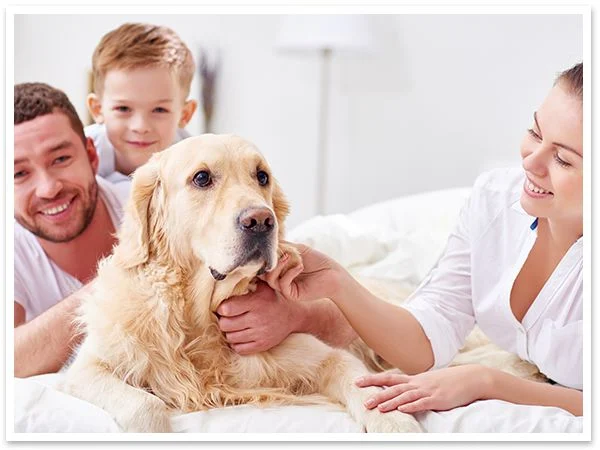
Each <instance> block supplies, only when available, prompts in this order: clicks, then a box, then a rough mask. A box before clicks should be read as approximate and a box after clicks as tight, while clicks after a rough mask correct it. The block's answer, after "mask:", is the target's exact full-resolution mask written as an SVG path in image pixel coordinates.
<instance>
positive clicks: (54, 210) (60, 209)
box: [42, 202, 70, 216]
mask: <svg viewBox="0 0 600 450" xmlns="http://www.w3.org/2000/svg"><path fill="white" fill-rule="evenodd" d="M69 204H70V203H69V202H67V203H65V204H64V205H60V206H57V207H55V208H50V209H45V210H43V211H42V213H43V214H46V215H47V216H54V215H56V214H58V213H60V212H63V211H64V210H65V209H67V208H68V207H69Z"/></svg>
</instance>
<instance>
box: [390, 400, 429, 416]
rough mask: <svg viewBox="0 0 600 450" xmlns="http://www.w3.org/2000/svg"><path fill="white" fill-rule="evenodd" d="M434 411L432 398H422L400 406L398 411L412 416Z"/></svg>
mask: <svg viewBox="0 0 600 450" xmlns="http://www.w3.org/2000/svg"><path fill="white" fill-rule="evenodd" d="M432 409H434V400H433V398H432V397H421V398H419V399H418V400H415V401H414V402H411V403H406V404H404V405H401V406H398V411H400V412H403V413H410V414H412V413H417V412H421V411H429V410H432Z"/></svg>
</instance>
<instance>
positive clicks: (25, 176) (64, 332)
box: [14, 83, 128, 377]
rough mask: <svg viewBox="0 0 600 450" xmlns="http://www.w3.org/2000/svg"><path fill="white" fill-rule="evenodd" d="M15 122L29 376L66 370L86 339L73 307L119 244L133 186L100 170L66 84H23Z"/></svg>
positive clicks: (19, 315)
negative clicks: (102, 261) (105, 176)
mask: <svg viewBox="0 0 600 450" xmlns="http://www.w3.org/2000/svg"><path fill="white" fill-rule="evenodd" d="M14 123H15V149H14V150H15V156H14V189H15V211H14V215H15V221H16V223H15V235H14V240H15V255H14V264H15V281H14V283H15V298H14V306H15V314H14V327H15V376H18V377H27V376H31V375H37V374H41V373H48V372H55V371H57V370H59V369H60V368H61V367H62V365H63V364H64V362H65V361H66V360H67V359H68V357H69V355H70V352H71V350H72V348H73V346H74V345H75V344H76V343H77V342H78V341H79V340H80V339H81V336H80V335H79V334H78V333H77V332H76V330H75V327H74V326H73V323H72V321H73V318H74V317H75V315H74V311H75V309H76V308H77V306H78V305H79V301H80V298H81V295H82V293H84V292H85V290H86V289H89V284H88V283H89V282H90V281H91V280H92V279H93V278H94V276H95V273H96V266H97V263H98V261H99V260H100V259H101V258H103V257H104V256H106V255H108V254H109V253H110V252H111V250H112V247H113V245H114V244H115V236H114V234H115V231H116V229H117V228H118V226H119V224H120V222H121V219H122V211H123V206H124V202H125V199H126V197H127V195H128V192H127V190H128V186H124V185H123V184H119V185H118V186H119V187H118V188H116V187H115V185H112V184H110V183H109V182H107V181H105V180H104V179H102V178H99V177H96V175H95V174H96V171H97V169H98V156H97V154H96V150H95V148H94V144H93V141H92V140H91V139H86V138H85V135H84V132H83V124H82V123H81V120H80V119H79V117H78V115H77V112H76V111H75V108H74V107H73V105H72V104H71V102H70V101H69V99H68V98H67V96H66V95H65V94H64V93H63V92H62V91H60V90H58V89H54V88H52V87H51V86H48V85H46V84H43V83H23V84H19V85H16V86H15V122H14ZM82 287H83V288H82Z"/></svg>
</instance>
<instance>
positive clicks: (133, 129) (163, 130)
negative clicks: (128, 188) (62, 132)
mask: <svg viewBox="0 0 600 450" xmlns="http://www.w3.org/2000/svg"><path fill="white" fill-rule="evenodd" d="M92 71H93V77H94V92H93V93H91V94H89V96H88V98H87V105H88V108H89V110H90V112H91V114H92V116H93V118H94V120H95V122H96V123H95V124H93V125H89V126H87V127H86V128H85V134H86V136H88V137H91V138H92V139H93V140H94V144H95V146H96V149H97V151H98V156H99V158H100V167H99V169H98V174H99V175H100V176H102V177H104V178H105V179H107V180H109V181H111V182H113V183H120V182H121V181H129V175H130V174H131V173H132V172H133V171H134V170H135V169H136V168H137V167H139V166H141V165H142V164H144V163H145V162H146V161H148V159H149V158H150V156H151V155H152V153H154V152H157V151H160V150H164V149H165V148H167V147H169V146H170V145H172V144H173V143H175V142H177V141H180V140H181V139H184V138H186V137H189V134H188V133H187V131H185V130H184V127H185V126H186V125H187V124H188V122H189V121H190V119H191V118H192V116H193V114H194V112H195V111H196V107H197V103H196V101H194V100H189V99H188V100H186V98H187V97H188V95H189V92H190V86H191V83H192V78H193V76H194V71H195V65H194V58H193V56H192V53H191V51H190V49H189V48H188V47H187V46H186V45H185V44H184V43H183V42H182V41H181V39H180V38H179V36H177V34H176V33H175V32H174V31H173V30H171V29H169V28H167V27H164V26H158V25H150V24H141V23H126V24H124V25H121V26H120V27H118V28H117V29H115V30H113V31H111V32H109V33H107V34H106V35H105V36H104V37H103V38H102V40H101V41H100V43H99V44H98V46H97V47H96V49H95V51H94V55H93V57H92ZM128 184H129V183H127V185H128Z"/></svg>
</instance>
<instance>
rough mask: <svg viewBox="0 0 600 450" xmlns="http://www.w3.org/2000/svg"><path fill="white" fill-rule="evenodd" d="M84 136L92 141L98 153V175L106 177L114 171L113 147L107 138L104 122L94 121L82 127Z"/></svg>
mask: <svg viewBox="0 0 600 450" xmlns="http://www.w3.org/2000/svg"><path fill="white" fill-rule="evenodd" d="M83 132H84V134H85V136H86V137H88V138H91V139H92V141H94V147H96V153H97V154H98V160H99V164H98V175H100V176H101V177H103V178H107V177H108V176H110V175H111V174H112V173H113V172H115V170H116V168H115V149H114V147H113V145H112V144H111V143H110V141H109V140H108V135H107V134H106V126H104V124H98V123H94V124H92V125H88V126H86V127H85V128H84V129H83Z"/></svg>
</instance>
